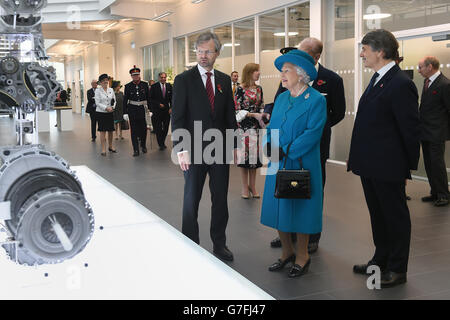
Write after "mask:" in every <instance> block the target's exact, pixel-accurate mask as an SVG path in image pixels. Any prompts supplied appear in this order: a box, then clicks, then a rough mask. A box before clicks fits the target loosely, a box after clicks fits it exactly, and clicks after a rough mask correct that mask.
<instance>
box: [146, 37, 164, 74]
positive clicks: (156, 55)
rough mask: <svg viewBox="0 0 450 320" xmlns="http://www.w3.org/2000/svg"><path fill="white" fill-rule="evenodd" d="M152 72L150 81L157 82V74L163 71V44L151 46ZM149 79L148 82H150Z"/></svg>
mask: <svg viewBox="0 0 450 320" xmlns="http://www.w3.org/2000/svg"><path fill="white" fill-rule="evenodd" d="M152 60H153V72H152V75H153V76H152V77H151V78H150V79H152V80H155V81H158V74H159V73H160V72H161V71H163V44H162V43H158V44H155V45H153V46H152ZM150 79H149V80H150Z"/></svg>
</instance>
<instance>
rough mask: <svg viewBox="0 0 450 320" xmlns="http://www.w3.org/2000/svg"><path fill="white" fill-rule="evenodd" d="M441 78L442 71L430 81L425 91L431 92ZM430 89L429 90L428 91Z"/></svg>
mask: <svg viewBox="0 0 450 320" xmlns="http://www.w3.org/2000/svg"><path fill="white" fill-rule="evenodd" d="M441 79H442V72H441V74H440V75H438V77H437V78H436V79H434V81H433V82H432V83H431V86H430V87H429V88H428V90H427V93H429V92H432V89H435V87H437V86H438V85H439V82H440V81H441ZM430 90H431V91H430Z"/></svg>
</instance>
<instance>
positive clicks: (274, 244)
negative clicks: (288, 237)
mask: <svg viewBox="0 0 450 320" xmlns="http://www.w3.org/2000/svg"><path fill="white" fill-rule="evenodd" d="M270 246H271V247H272V248H281V240H280V238H279V237H277V238H275V239H273V240H272V241H270Z"/></svg>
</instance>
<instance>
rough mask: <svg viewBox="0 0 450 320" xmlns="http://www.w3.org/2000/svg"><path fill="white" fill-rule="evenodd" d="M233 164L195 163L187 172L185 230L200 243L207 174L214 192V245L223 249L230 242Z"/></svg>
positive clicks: (212, 198)
mask: <svg viewBox="0 0 450 320" xmlns="http://www.w3.org/2000/svg"><path fill="white" fill-rule="evenodd" d="M229 170H230V167H229V165H227V164H221V165H218V164H213V165H206V164H195V165H191V166H190V167H189V170H188V171H185V172H184V181H185V184H184V201H183V223H182V232H183V234H184V235H186V236H187V237H188V238H190V239H191V240H192V241H194V242H196V243H197V244H199V243H200V238H199V227H198V221H197V220H198V206H199V203H200V199H201V198H202V191H203V186H204V184H205V179H206V175H207V174H208V175H209V190H210V192H211V202H212V207H211V227H210V235H211V240H212V242H213V244H214V247H217V248H222V247H224V246H225V243H226V236H225V229H226V227H227V223H228V203H227V197H228V181H229Z"/></svg>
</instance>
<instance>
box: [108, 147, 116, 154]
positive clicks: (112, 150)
mask: <svg viewBox="0 0 450 320" xmlns="http://www.w3.org/2000/svg"><path fill="white" fill-rule="evenodd" d="M108 150H109V152H112V153H117V150H115V149H111V148H108Z"/></svg>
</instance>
